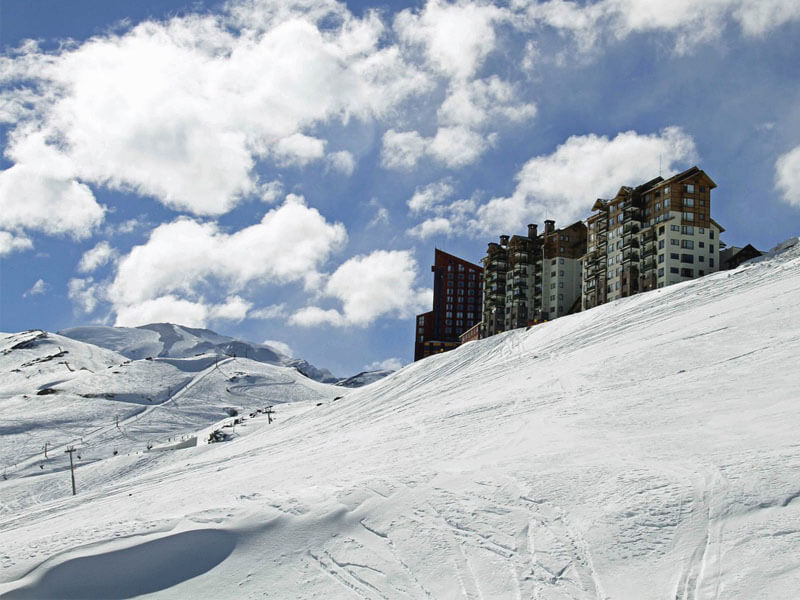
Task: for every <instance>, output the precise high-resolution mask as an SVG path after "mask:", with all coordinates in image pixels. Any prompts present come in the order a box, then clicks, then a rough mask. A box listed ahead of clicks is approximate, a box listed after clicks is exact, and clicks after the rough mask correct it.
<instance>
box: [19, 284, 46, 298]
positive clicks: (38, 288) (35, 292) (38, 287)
mask: <svg viewBox="0 0 800 600" xmlns="http://www.w3.org/2000/svg"><path fill="white" fill-rule="evenodd" d="M48 289H50V286H49V285H48V284H47V282H46V281H45V280H44V279H37V280H36V283H34V284H33V287H31V289H29V290H28V291H27V292H25V293H24V294H22V297H23V298H27V297H29V296H41V295H42V294H44V293H45V292H47V290H48Z"/></svg>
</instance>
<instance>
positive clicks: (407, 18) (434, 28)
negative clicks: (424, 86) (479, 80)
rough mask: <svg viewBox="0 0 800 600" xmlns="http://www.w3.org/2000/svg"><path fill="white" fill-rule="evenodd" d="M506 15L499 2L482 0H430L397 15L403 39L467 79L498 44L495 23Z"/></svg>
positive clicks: (397, 28) (452, 74)
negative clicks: (417, 8) (448, 0)
mask: <svg viewBox="0 0 800 600" xmlns="http://www.w3.org/2000/svg"><path fill="white" fill-rule="evenodd" d="M506 17H507V15H506V12H505V11H504V10H503V9H501V8H499V7H496V6H492V5H490V4H484V3H479V2H458V3H448V2H442V1H440V0H428V2H427V3H426V4H425V7H424V8H423V9H422V10H421V11H420V12H418V13H415V12H413V11H411V10H404V11H403V12H401V13H399V14H398V15H397V17H395V22H394V28H395V31H397V33H398V35H399V36H400V39H401V40H403V41H405V42H406V43H409V44H416V45H420V46H421V47H422V48H423V51H424V53H425V56H426V58H427V60H428V62H429V63H430V64H431V65H432V66H433V67H434V68H436V69H438V70H439V71H441V72H442V73H444V74H445V75H447V76H448V77H451V78H455V79H468V78H470V77H472V76H473V75H474V74H475V72H476V71H477V70H478V69H479V68H480V66H481V65H482V64H483V61H484V60H485V59H486V57H487V55H488V54H489V53H490V52H491V51H492V50H494V48H495V24H496V23H497V22H499V21H502V20H503V19H505V18H506Z"/></svg>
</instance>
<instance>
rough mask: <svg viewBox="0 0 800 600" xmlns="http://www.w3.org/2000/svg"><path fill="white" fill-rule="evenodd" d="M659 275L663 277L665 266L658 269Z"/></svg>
mask: <svg viewBox="0 0 800 600" xmlns="http://www.w3.org/2000/svg"><path fill="white" fill-rule="evenodd" d="M658 276H659V277H663V276H664V267H661V268H660V269H659V270H658Z"/></svg>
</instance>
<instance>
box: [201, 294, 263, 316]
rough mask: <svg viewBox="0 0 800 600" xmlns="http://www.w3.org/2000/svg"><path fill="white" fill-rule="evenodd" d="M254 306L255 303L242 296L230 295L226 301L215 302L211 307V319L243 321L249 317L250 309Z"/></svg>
mask: <svg viewBox="0 0 800 600" xmlns="http://www.w3.org/2000/svg"><path fill="white" fill-rule="evenodd" d="M251 308H253V303H252V302H249V301H247V300H245V299H244V298H242V297H240V296H236V295H234V296H228V297H227V298H226V299H225V302H223V303H221V304H215V305H213V306H211V307H210V309H209V313H208V314H209V317H210V318H211V319H221V320H225V321H236V322H237V323H238V322H239V321H243V320H244V319H245V318H246V317H247V313H248V311H249V310H250V309H251Z"/></svg>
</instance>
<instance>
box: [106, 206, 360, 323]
mask: <svg viewBox="0 0 800 600" xmlns="http://www.w3.org/2000/svg"><path fill="white" fill-rule="evenodd" d="M346 237H347V234H346V231H345V228H344V226H343V225H341V224H340V223H328V222H327V221H326V220H325V218H324V217H323V216H322V215H321V214H320V213H319V211H317V210H316V209H314V208H310V207H308V206H306V204H305V202H304V200H303V198H302V197H299V196H294V195H291V194H290V195H289V196H288V197H287V199H286V201H285V202H284V203H283V204H282V205H281V206H280V207H278V208H276V209H273V210H271V211H269V212H268V213H267V214H266V215H265V216H264V218H263V219H262V220H261V222H260V223H257V224H255V225H251V226H249V227H245V228H243V229H241V230H239V231H235V232H233V233H226V232H224V231H222V230H220V228H219V226H218V225H217V224H215V223H203V222H199V221H196V220H193V219H189V218H186V217H183V218H179V219H177V220H176V221H173V222H171V223H166V224H163V225H160V226H159V227H157V228H156V229H155V230H153V232H152V233H151V234H150V238H149V239H148V240H147V242H146V243H145V244H143V245H140V246H136V247H134V248H133V249H132V250H131V251H130V253H129V254H127V255H126V256H124V257H122V258H121V259H120V260H119V262H118V266H117V271H116V275H115V277H114V279H113V281H112V282H111V284H110V286H109V289H108V297H109V300H110V301H111V302H112V305H113V309H114V310H115V312H116V313H117V324H118V325H123V324H124V325H128V324H130V323H131V322H137V323H140V324H141V323H142V322H146V321H143V320H142V319H146V318H151V317H152V315H153V314H154V313H155V312H160V313H161V312H163V313H164V314H165V315H171V314H173V310H175V311H177V310H178V308H179V307H188V304H187V302H191V304H192V307H191V311H190V312H189V313H187V315H186V317H185V319H190V320H191V321H192V323H194V324H197V323H204V322H205V320H206V319H209V318H211V319H213V318H228V319H239V318H240V317H241V318H244V315H245V314H246V312H247V310H249V308H250V306H249V305H247V303H246V302H245V301H243V300H242V299H241V298H238V297H237V296H235V295H233V296H231V297H230V298H228V300H227V301H226V302H225V303H222V304H221V305H213V306H212V305H210V304H208V303H207V302H206V301H205V300H204V299H203V294H204V292H205V291H207V289H208V286H209V285H210V283H211V282H213V283H214V284H216V285H224V286H225V289H227V290H228V291H229V292H231V293H232V294H235V293H238V292H240V291H242V290H243V289H245V287H246V286H248V285H251V284H267V283H273V284H274V283H277V284H281V283H290V282H297V281H303V280H304V279H306V278H307V277H309V276H313V275H315V274H316V273H317V269H318V268H319V267H320V265H322V264H323V263H324V262H325V261H326V260H327V259H328V257H329V256H330V254H331V253H332V252H333V251H334V250H336V249H338V248H339V247H340V246H341V245H342V244H343V243H344V241H345V240H346ZM162 297H163V298H165V299H164V300H159V299H160V298H162ZM201 309H203V310H201ZM181 322H182V323H183V324H188V323H186V322H184V321H181Z"/></svg>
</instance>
